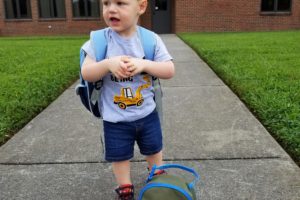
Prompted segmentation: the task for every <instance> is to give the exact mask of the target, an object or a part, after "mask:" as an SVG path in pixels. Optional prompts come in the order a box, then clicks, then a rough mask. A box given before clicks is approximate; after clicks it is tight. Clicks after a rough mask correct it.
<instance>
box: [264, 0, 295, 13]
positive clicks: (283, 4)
mask: <svg viewBox="0 0 300 200" xmlns="http://www.w3.org/2000/svg"><path fill="white" fill-rule="evenodd" d="M261 11H262V12H290V11H291V0H262V1H261Z"/></svg>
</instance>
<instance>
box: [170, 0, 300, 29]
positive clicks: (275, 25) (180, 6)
mask: <svg viewBox="0 0 300 200" xmlns="http://www.w3.org/2000/svg"><path fill="white" fill-rule="evenodd" d="M174 2H175V32H191V31H260V30H283V29H299V28H300V1H299V0H293V1H292V4H293V7H292V8H293V9H292V12H291V15H263V14H261V12H260V4H261V0H251V1H249V0H235V1H229V0H188V1H187V0H176V1H175V0H174Z"/></svg>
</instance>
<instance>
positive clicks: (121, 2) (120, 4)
mask: <svg viewBox="0 0 300 200" xmlns="http://www.w3.org/2000/svg"><path fill="white" fill-rule="evenodd" d="M117 5H118V6H123V5H126V3H125V2H123V1H118V2H117Z"/></svg>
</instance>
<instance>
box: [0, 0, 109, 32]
mask: <svg viewBox="0 0 300 200" xmlns="http://www.w3.org/2000/svg"><path fill="white" fill-rule="evenodd" d="M100 1H101V0H100ZM65 6H66V18H65V19H40V18H39V13H38V0H31V13H32V19H24V20H6V19H5V16H4V0H0V11H1V12H0V35H10V36H12V35H70V34H88V33H89V32H90V30H95V29H99V28H101V27H104V25H105V23H104V21H103V19H102V15H101V11H100V17H99V18H97V19H87V18H86V19H75V18H73V17H72V2H71V0H65ZM100 7H101V6H100ZM2 11H3V12H2Z"/></svg>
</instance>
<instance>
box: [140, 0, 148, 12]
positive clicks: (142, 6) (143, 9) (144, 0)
mask: <svg viewBox="0 0 300 200" xmlns="http://www.w3.org/2000/svg"><path fill="white" fill-rule="evenodd" d="M147 5H148V1H147V0H139V8H140V10H139V14H140V15H142V14H144V13H145V12H146V9H147Z"/></svg>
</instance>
